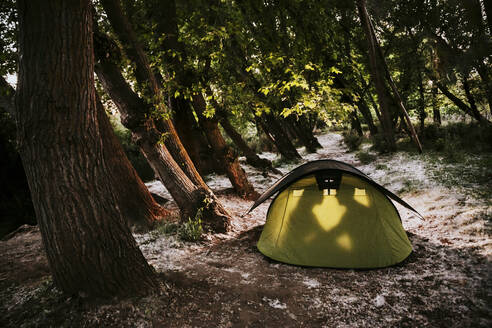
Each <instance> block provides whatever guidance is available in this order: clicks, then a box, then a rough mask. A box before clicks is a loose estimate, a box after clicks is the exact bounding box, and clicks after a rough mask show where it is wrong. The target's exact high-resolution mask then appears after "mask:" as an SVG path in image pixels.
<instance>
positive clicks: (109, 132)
mask: <svg viewBox="0 0 492 328" xmlns="http://www.w3.org/2000/svg"><path fill="white" fill-rule="evenodd" d="M96 98H97V102H96V106H97V120H98V122H99V132H100V134H101V138H102V140H103V150H104V159H105V161H106V163H107V164H108V167H110V168H111V169H110V178H111V180H112V182H111V184H112V185H113V186H118V191H119V192H118V193H117V195H116V196H117V202H118V207H119V208H120V210H121V213H122V214H123V217H124V218H125V219H127V222H128V223H129V225H130V227H132V226H133V227H136V228H137V230H140V231H141V230H147V229H149V228H152V227H153V226H154V224H155V222H156V221H158V220H161V219H162V218H163V217H164V216H167V215H169V212H168V211H166V210H165V209H163V208H162V207H160V206H159V204H157V203H156V202H155V200H154V198H153V197H152V195H151V194H150V192H149V190H148V189H147V187H146V186H145V184H144V183H143V182H142V180H141V179H140V177H139V176H138V174H137V172H136V171H135V169H134V168H133V166H132V164H131V163H130V161H129V160H128V158H127V157H126V154H125V152H124V150H123V147H122V146H121V144H120V142H119V141H118V138H116V135H115V134H114V132H113V128H112V126H111V123H110V122H109V118H108V116H107V115H106V111H105V110H104V107H103V105H102V103H101V101H100V100H99V99H98V97H97V94H96Z"/></svg>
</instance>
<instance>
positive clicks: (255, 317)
mask: <svg viewBox="0 0 492 328" xmlns="http://www.w3.org/2000/svg"><path fill="white" fill-rule="evenodd" d="M318 138H319V140H320V142H321V144H322V145H323V146H324V148H323V149H321V150H319V151H318V153H316V154H305V153H304V152H303V149H300V151H301V153H302V154H303V157H304V160H305V161H308V160H313V159H318V158H333V159H338V160H342V161H345V162H348V163H351V164H354V165H356V166H357V167H358V168H360V169H361V170H362V171H363V172H364V173H366V174H368V175H369V176H370V177H372V178H373V179H374V180H376V181H377V182H379V183H381V184H383V185H384V186H385V187H386V188H388V189H390V190H392V191H394V192H396V193H397V194H399V195H400V196H401V197H402V198H403V199H404V200H406V201H407V202H408V203H410V204H411V205H412V206H414V207H415V208H416V209H417V210H418V211H419V212H420V213H421V214H422V215H423V216H424V219H423V220H422V219H420V218H419V217H418V216H417V215H415V214H413V213H411V212H409V211H407V210H405V209H403V208H401V207H398V209H399V210H400V213H401V216H402V220H403V224H404V227H405V229H406V230H407V233H408V235H409V238H410V241H411V242H412V245H413V249H414V251H413V253H412V254H411V255H410V257H409V258H407V259H406V260H405V261H404V262H403V263H401V264H399V265H396V266H393V267H389V268H384V269H375V270H339V269H327V268H306V267H299V266H293V265H287V264H283V263H279V262H275V261H273V260H270V259H268V258H266V257H265V256H263V255H262V254H261V253H260V252H259V251H258V250H257V249H256V246H255V245H256V241H257V240H258V238H259V235H260V233H261V230H262V225H263V224H264V220H265V214H266V210H267V208H268V205H269V203H268V202H265V203H264V204H262V205H261V206H260V207H259V208H257V209H256V210H255V211H253V212H252V213H250V214H248V215H244V216H241V215H242V214H244V213H245V212H246V210H247V209H248V208H249V206H250V205H251V202H248V201H244V200H241V199H240V198H238V197H237V196H235V195H234V194H233V193H232V191H231V185H230V183H229V182H228V181H227V178H226V177H224V176H217V175H214V176H209V177H208V181H207V182H208V183H209V185H210V186H211V188H212V189H213V190H214V191H216V192H217V194H218V197H219V199H220V200H221V201H222V203H223V204H224V205H225V206H226V207H227V209H228V210H229V211H230V212H231V213H233V214H234V219H233V224H232V226H233V229H232V231H231V232H229V233H228V234H216V235H210V234H209V235H207V236H205V239H204V240H203V241H201V242H199V243H189V242H183V241H181V240H180V239H179V238H178V236H177V235H176V234H166V233H162V232H159V231H158V230H155V231H151V232H149V233H146V234H135V238H136V240H137V242H138V243H139V245H140V247H141V249H142V252H143V253H144V255H145V256H146V258H147V260H148V261H149V263H150V264H151V265H153V267H154V268H155V269H156V271H157V273H158V275H159V277H160V279H161V281H162V288H161V290H160V291H156V293H155V294H153V295H150V296H147V297H144V298H126V299H116V298H115V299H113V300H110V301H108V300H104V301H103V300H89V299H85V298H82V297H79V296H71V297H69V296H66V295H63V294H62V293H61V292H60V291H59V290H57V288H56V287H55V286H54V285H53V283H52V280H51V276H50V273H49V267H48V264H47V261H46V257H45V254H44V249H43V246H42V241H41V236H40V233H39V230H38V228H37V227H29V226H23V227H21V228H20V229H19V230H18V231H17V232H16V233H14V234H13V235H11V236H10V238H8V239H7V240H4V241H0V249H1V257H0V327H38V326H42V327H44V326H69V327H101V326H108V327H266V326H268V327H277V326H283V327H304V326H305V327H311V326H314V327H491V326H492V279H491V278H492V275H491V273H492V265H491V259H492V258H491V256H492V239H491V221H492V220H491V216H492V206H491V201H490V199H482V198H480V199H477V198H474V197H473V192H472V191H473V188H479V187H480V186H476V185H470V184H467V186H468V187H467V188H468V189H462V188H459V187H456V188H452V189H450V188H449V187H446V186H445V185H444V184H442V183H441V182H440V181H438V180H436V179H435V178H430V174H429V173H428V164H429V163H426V162H425V160H424V159H419V158H414V157H410V156H408V155H407V154H405V153H396V154H393V155H386V156H383V157H381V156H380V157H378V159H377V160H375V161H374V162H372V163H370V164H366V165H362V164H360V163H359V162H358V161H357V160H356V157H355V156H354V155H353V154H351V153H348V152H347V151H346V149H345V148H344V146H343V145H342V144H341V137H340V136H339V135H338V134H335V133H329V134H325V135H321V136H319V137H318ZM262 156H263V157H269V158H270V159H273V158H274V155H273V154H268V153H264V154H262ZM243 164H244V163H243ZM299 164H300V163H290V164H285V163H284V164H282V165H280V166H279V167H278V168H279V169H280V170H281V171H282V172H283V173H286V172H288V171H290V170H291V169H292V168H293V167H295V166H297V165H299ZM435 165H437V164H435ZM244 167H245V168H246V170H247V173H248V177H249V179H250V180H251V181H252V183H253V184H254V185H255V187H256V188H257V190H258V191H259V192H263V191H264V190H265V189H266V188H267V187H268V186H270V185H271V184H272V183H273V182H274V181H276V180H277V179H278V178H280V175H272V174H269V175H267V176H265V175H263V174H262V173H261V172H258V171H256V170H254V169H253V168H251V167H249V166H247V165H245V164H244ZM148 186H149V189H150V190H151V191H152V192H154V193H157V194H159V195H161V196H163V197H165V198H168V199H170V196H169V194H168V193H167V191H166V190H165V189H164V188H163V187H162V185H161V184H160V183H159V182H152V183H149V184H148ZM470 191H471V192H470ZM166 207H168V208H170V209H173V208H175V204H174V202H168V203H166Z"/></svg>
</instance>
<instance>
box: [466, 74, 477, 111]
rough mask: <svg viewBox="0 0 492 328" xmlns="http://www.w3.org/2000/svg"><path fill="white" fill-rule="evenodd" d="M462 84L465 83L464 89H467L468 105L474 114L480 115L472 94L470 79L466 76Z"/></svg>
mask: <svg viewBox="0 0 492 328" xmlns="http://www.w3.org/2000/svg"><path fill="white" fill-rule="evenodd" d="M462 82H463V89H465V95H466V100H468V104H469V105H470V108H471V110H472V111H473V112H474V113H480V111H479V110H478V108H477V103H476V102H475V98H473V95H472V94H471V90H470V84H469V83H468V77H467V76H464V77H463V79H462Z"/></svg>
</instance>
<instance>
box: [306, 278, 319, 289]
mask: <svg viewBox="0 0 492 328" xmlns="http://www.w3.org/2000/svg"><path fill="white" fill-rule="evenodd" d="M302 283H303V284H304V285H306V286H308V288H318V287H319V286H320V283H319V281H318V280H316V279H309V278H306V279H304V281H303V282H302Z"/></svg>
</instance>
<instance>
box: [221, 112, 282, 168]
mask: <svg viewBox="0 0 492 328" xmlns="http://www.w3.org/2000/svg"><path fill="white" fill-rule="evenodd" d="M219 122H220V125H221V126H222V128H223V129H224V131H225V132H226V133H227V135H228V136H229V138H231V140H232V141H233V142H234V144H235V145H236V146H237V147H238V148H239V151H241V153H242V154H243V155H244V156H245V157H246V162H247V163H248V164H249V165H251V166H253V167H255V168H257V169H260V170H270V171H272V172H273V173H276V174H281V172H280V171H279V170H277V169H275V168H274V167H273V166H272V162H270V161H269V160H268V159H265V158H261V157H259V156H258V155H257V154H256V152H255V151H254V150H253V149H251V148H250V147H249V146H248V144H247V143H246V141H244V139H243V137H242V136H241V134H239V133H238V132H237V131H236V129H235V128H234V127H233V126H232V124H231V122H230V121H229V119H228V118H227V114H226V113H224V112H221V113H220V114H219Z"/></svg>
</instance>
